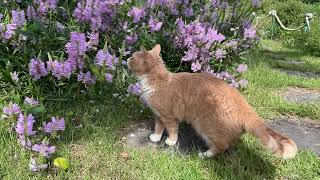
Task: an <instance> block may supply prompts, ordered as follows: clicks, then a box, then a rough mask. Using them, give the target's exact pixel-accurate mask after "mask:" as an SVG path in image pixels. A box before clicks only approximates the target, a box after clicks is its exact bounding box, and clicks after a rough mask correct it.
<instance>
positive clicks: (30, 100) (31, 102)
mask: <svg viewBox="0 0 320 180" xmlns="http://www.w3.org/2000/svg"><path fill="white" fill-rule="evenodd" d="M24 103H26V104H29V105H30V106H38V105H39V102H38V101H37V100H35V99H33V98H30V97H25V99H24Z"/></svg>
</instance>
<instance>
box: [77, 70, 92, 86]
mask: <svg viewBox="0 0 320 180" xmlns="http://www.w3.org/2000/svg"><path fill="white" fill-rule="evenodd" d="M77 78H78V81H80V82H82V83H83V84H95V83H96V77H95V76H94V75H92V74H91V72H90V71H88V72H86V73H83V72H80V73H79V74H78V75H77Z"/></svg>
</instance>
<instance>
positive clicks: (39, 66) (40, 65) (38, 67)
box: [29, 59, 48, 80]
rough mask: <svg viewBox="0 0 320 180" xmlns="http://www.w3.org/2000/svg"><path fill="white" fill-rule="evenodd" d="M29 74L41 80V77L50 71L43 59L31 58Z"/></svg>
mask: <svg viewBox="0 0 320 180" xmlns="http://www.w3.org/2000/svg"><path fill="white" fill-rule="evenodd" d="M29 74H30V75H31V76H32V77H33V79H35V80H39V79H40V78H41V77H44V76H46V75H48V71H47V69H46V67H45V64H44V62H42V61H41V59H31V61H30V63H29Z"/></svg>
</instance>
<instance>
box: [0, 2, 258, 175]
mask: <svg viewBox="0 0 320 180" xmlns="http://www.w3.org/2000/svg"><path fill="white" fill-rule="evenodd" d="M0 4H1V5H3V6H1V7H0V54H3V55H4V57H3V58H2V59H4V61H3V63H0V68H1V69H4V71H1V73H2V74H1V76H3V77H9V78H7V79H8V80H7V84H8V87H9V86H10V87H12V89H19V91H18V92H19V93H21V96H20V97H24V96H25V94H24V93H25V92H28V90H29V89H30V87H33V89H37V90H38V91H37V92H38V93H35V94H32V93H34V92H31V94H28V95H31V97H25V99H24V103H22V104H21V105H22V106H21V108H20V107H19V106H18V104H19V103H18V102H16V103H10V104H9V105H8V106H7V107H4V108H3V110H2V111H3V112H2V114H3V115H2V117H3V118H4V119H10V120H8V121H12V122H13V123H14V124H15V131H16V136H17V141H18V143H19V144H20V145H21V147H22V148H24V149H26V150H28V151H30V153H31V155H32V156H31V157H32V158H30V169H31V170H32V171H39V170H41V169H46V168H49V167H50V163H49V161H50V158H52V157H53V156H54V154H55V152H56V151H58V150H59V148H58V147H57V146H56V145H52V144H53V143H54V141H55V140H56V139H57V137H58V136H59V135H58V134H59V133H61V132H62V131H64V130H66V127H65V119H64V118H62V117H52V118H51V120H50V121H46V122H42V121H39V120H40V119H46V118H47V117H42V116H44V115H45V113H44V114H42V115H41V117H39V116H38V115H37V114H33V113H32V112H31V113H30V112H29V111H30V110H32V108H38V107H39V106H42V104H41V103H40V102H38V101H37V100H36V99H33V97H40V98H43V99H46V98H47V94H49V93H50V95H55V96H57V97H60V96H64V97H72V98H77V97H78V96H80V95H81V93H82V92H85V93H83V94H86V95H87V94H89V93H92V94H91V95H92V96H91V97H93V96H102V95H101V93H102V92H108V93H109V94H117V95H116V96H114V97H116V98H118V97H121V98H122V100H121V102H122V101H125V100H127V99H126V98H127V97H129V98H130V96H127V95H128V94H133V95H136V96H140V95H141V92H142V89H141V85H140V84H139V83H137V82H136V79H135V78H134V77H133V76H132V75H130V73H129V72H128V68H127V62H126V59H127V58H129V57H130V55H131V54H132V53H133V52H135V51H137V50H138V49H139V46H140V45H141V44H142V45H144V46H146V47H147V48H151V47H152V46H153V45H155V44H156V43H160V44H161V46H162V49H163V50H162V57H163V59H164V60H165V61H166V64H167V66H168V68H169V69H170V70H172V71H175V72H177V71H178V72H179V71H188V72H205V73H209V74H211V75H212V76H215V77H217V78H219V79H222V80H224V81H226V82H227V83H229V84H230V85H231V86H233V87H235V88H239V89H242V88H245V87H247V85H248V83H249V82H248V81H247V80H245V79H244V78H243V77H242V74H243V73H245V71H247V69H248V67H247V65H246V64H245V62H244V61H243V60H242V59H241V58H240V56H241V54H243V53H244V52H245V51H247V50H249V49H250V48H251V47H252V46H254V45H255V44H256V43H257V42H258V37H257V32H256V30H255V28H254V26H253V25H252V24H251V21H252V19H251V18H252V16H251V13H252V12H253V11H254V10H255V9H256V8H258V7H260V6H261V2H260V1H259V0H245V1H241V3H240V2H239V1H236V2H233V3H228V2H227V1H223V0H210V1H189V0H183V1H181V0H147V1H146V2H143V1H142V2H140V1H125V0H94V1H93V0H76V1H68V2H66V1H62V0H60V1H59V0H32V1H5V2H1V3H0ZM57 89H58V91H57ZM40 92H41V93H40ZM79 92H81V93H79ZM110 92H111V93H110ZM32 96H33V97H32ZM140 100H141V101H142V102H144V100H143V98H142V97H140ZM21 101H22V100H21ZM144 103H145V102H144ZM35 154H36V156H35V157H33V156H34V155H35ZM37 157H45V159H46V160H45V161H42V160H41V158H37Z"/></svg>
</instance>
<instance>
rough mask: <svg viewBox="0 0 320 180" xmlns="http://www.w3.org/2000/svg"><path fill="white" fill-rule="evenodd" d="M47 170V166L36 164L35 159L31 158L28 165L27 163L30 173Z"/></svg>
mask: <svg viewBox="0 0 320 180" xmlns="http://www.w3.org/2000/svg"><path fill="white" fill-rule="evenodd" d="M47 168H48V164H37V162H36V159H35V158H32V157H31V159H30V163H29V169H30V171H32V172H37V171H40V170H42V169H47Z"/></svg>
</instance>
